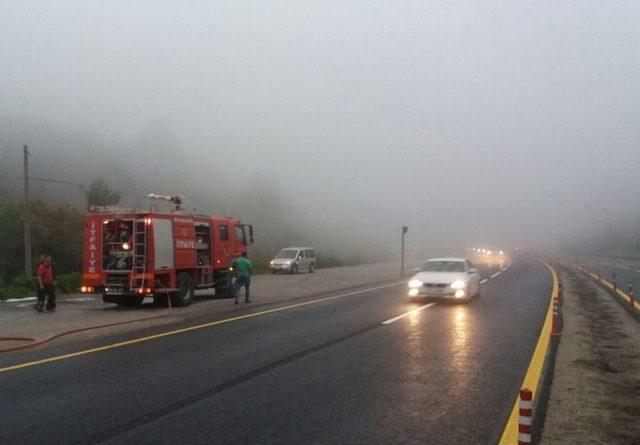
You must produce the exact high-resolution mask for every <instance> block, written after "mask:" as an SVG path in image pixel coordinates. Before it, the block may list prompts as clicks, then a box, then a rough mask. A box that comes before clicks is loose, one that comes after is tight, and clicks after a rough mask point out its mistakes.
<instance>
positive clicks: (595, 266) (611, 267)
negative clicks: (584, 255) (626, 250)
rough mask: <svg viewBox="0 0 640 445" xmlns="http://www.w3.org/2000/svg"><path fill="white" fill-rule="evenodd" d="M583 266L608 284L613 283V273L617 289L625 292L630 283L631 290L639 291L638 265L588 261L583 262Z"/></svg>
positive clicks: (639, 265) (639, 266)
mask: <svg viewBox="0 0 640 445" xmlns="http://www.w3.org/2000/svg"><path fill="white" fill-rule="evenodd" d="M584 264H585V266H586V267H587V268H588V269H589V270H590V271H592V272H594V273H598V272H599V273H601V274H602V278H604V279H605V280H607V281H609V282H613V274H614V273H615V276H616V282H617V283H618V287H619V288H620V289H621V290H623V291H625V292H626V291H627V288H628V284H629V283H631V284H632V286H633V289H636V293H638V291H637V290H640V264H638V263H635V264H627V263H623V262H620V263H616V262H615V261H605V260H589V261H585V262H584Z"/></svg>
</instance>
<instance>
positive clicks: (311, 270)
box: [309, 263, 316, 273]
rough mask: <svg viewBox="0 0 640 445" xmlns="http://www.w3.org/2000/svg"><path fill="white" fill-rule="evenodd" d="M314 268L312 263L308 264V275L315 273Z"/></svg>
mask: <svg viewBox="0 0 640 445" xmlns="http://www.w3.org/2000/svg"><path fill="white" fill-rule="evenodd" d="M315 270H316V269H315V266H314V265H313V263H311V264H309V273H313V272H315Z"/></svg>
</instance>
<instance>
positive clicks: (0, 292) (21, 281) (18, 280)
mask: <svg viewBox="0 0 640 445" xmlns="http://www.w3.org/2000/svg"><path fill="white" fill-rule="evenodd" d="M35 294H36V285H35V282H34V281H33V280H27V279H25V278H23V277H15V278H14V279H12V280H11V281H9V282H4V281H0V301H1V300H8V299H10V298H27V297H33V296H35Z"/></svg>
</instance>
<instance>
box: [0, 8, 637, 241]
mask: <svg viewBox="0 0 640 445" xmlns="http://www.w3.org/2000/svg"><path fill="white" fill-rule="evenodd" d="M0 11H1V13H0V116H2V117H3V119H4V120H5V126H4V127H3V128H5V129H6V128H7V125H9V127H10V126H11V122H14V121H18V120H20V121H25V122H30V123H32V124H33V125H35V126H39V125H46V126H47V127H48V128H57V129H59V131H60V132H61V133H64V134H72V135H73V134H76V135H77V134H82V135H86V136H87V137H90V138H92V140H95V141H99V142H100V144H101V146H102V147H111V148H110V150H112V151H111V152H110V153H111V154H110V156H113V157H115V158H116V159H117V160H125V161H126V159H129V158H131V157H133V158H135V159H138V160H139V159H147V158H153V155H154V154H155V155H156V156H155V158H153V160H152V161H151V162H152V164H153V165H154V166H155V167H156V168H157V167H158V166H160V167H162V166H163V165H164V166H165V168H166V169H167V170H168V171H169V172H170V171H171V163H170V162H169V160H168V158H172V157H176V158H179V162H178V161H176V162H178V165H180V166H181V168H184V169H186V171H190V172H191V173H189V174H193V176H194V180H193V181H194V188H196V187H199V188H202V187H203V186H206V183H207V180H206V176H207V175H208V176H214V175H217V174H220V175H225V177H226V178H227V181H231V182H235V181H237V182H238V183H242V182H246V181H248V180H249V179H250V178H251V177H252V176H253V175H254V174H255V173H256V172H259V173H260V174H262V175H265V176H267V177H274V178H277V179H278V181H279V184H280V186H281V187H282V188H284V189H286V191H287V196H288V197H290V198H291V199H292V200H293V201H294V203H295V206H296V207H295V208H297V209H299V211H300V212H304V213H305V215H306V218H310V219H313V220H315V221H318V223H319V227H322V225H323V221H326V222H327V224H329V223H333V222H335V221H341V222H350V223H352V224H353V225H352V226H351V227H350V229H349V230H352V231H358V232H362V233H367V236H368V237H369V238H370V239H371V240H372V242H375V239H376V237H377V236H381V237H386V235H382V234H380V232H381V231H384V232H385V233H387V232H389V233H392V232H393V230H395V229H396V228H397V227H398V226H399V225H400V224H408V225H409V226H411V232H410V233H411V234H412V235H413V236H414V239H420V240H422V241H424V242H429V243H438V242H440V243H441V242H443V240H447V242H449V241H453V240H455V241H459V242H463V243H489V244H494V245H495V244H498V243H514V242H521V243H533V244H535V243H542V242H547V243H551V244H552V243H555V242H557V241H559V240H564V239H566V238H567V237H568V236H569V237H570V236H576V235H579V234H581V233H587V232H590V231H596V230H600V229H602V228H603V227H607V226H609V225H612V226H613V225H618V224H621V223H625V222H627V221H628V220H630V219H631V218H634V217H635V218H637V217H639V216H640V213H639V211H638V210H637V209H638V208H640V198H639V194H638V190H640V161H639V159H640V125H639V118H640V26H639V25H638V24H639V23H640V2H636V1H628V2H625V1H601V2H589V1H573V2H572V1H535V2H531V1H521V2H506V1H496V2H487V1H468V2H455V1H438V2H436V1H416V2H410V1H406V2H400V1H385V2H374V1H335V2H332V1H317V2H311V1H291V2H280V1H256V2H243V1H239V0H233V1H228V2H223V1H201V2H191V1H131V0H127V1H108V2H91V1H78V2H68V1H60V0H52V1H45V0H39V1H0ZM7 122H9V124H7ZM14 136H15V135H14ZM24 139H25V143H28V142H29V137H28V135H24ZM72 139H73V138H71V139H70V140H72ZM159 139H162V141H164V140H165V139H171V144H170V146H169V148H166V147H165V148H162V147H160V146H161V145H162V143H159V144H157V146H158V148H157V150H158V151H157V152H156V151H154V143H153V141H158V140H159ZM144 140H147V141H149V143H147V144H145V143H142V142H141V141H144ZM12 141H13V139H12ZM12 143H13V142H12ZM136 144H139V145H138V147H143V148H144V150H145V153H137V154H131V152H130V151H131V150H132V147H133V146H135V145H136ZM9 145H10V144H9V143H8V142H7V140H5V143H4V144H3V145H2V146H0V150H1V151H3V152H5V153H4V158H3V157H0V159H5V160H6V161H4V163H5V166H4V167H6V166H7V165H10V162H9V160H10V159H13V157H12V156H13V155H11V156H10V155H8V154H7V153H8V152H11V153H14V152H15V150H16V147H14V146H9ZM42 145H46V144H42ZM73 148H74V149H76V150H79V151H82V150H85V149H86V147H81V146H78V147H73ZM17 149H18V150H19V146H18V148H17ZM39 149H40V150H50V151H55V150H58V149H59V147H44V146H43V147H39ZM141 149H142V148H141ZM101 150H102V149H101ZM158 158H159V159H158ZM17 159H19V156H18V158H17ZM61 162H62V164H63V166H62V167H60V166H52V167H51V169H52V170H54V171H56V172H62V173H60V174H64V169H65V168H74V169H75V168H77V167H78V166H81V167H85V166H88V168H93V169H96V168H99V166H96V165H93V164H92V159H91V157H90V156H83V155H82V154H78V155H77V156H75V157H74V158H73V159H68V160H67V159H64V160H62V161H61ZM189 169H191V170H189ZM221 170H223V171H221ZM0 171H2V167H0ZM5 171H6V170H5ZM163 173H166V171H165V172H163ZM180 174H182V175H184V173H183V172H182V171H181V173H180ZM195 177H197V179H195ZM203 178H205V179H203ZM141 192H148V190H143V191H141ZM187 192H188V191H187ZM254 223H256V224H259V222H254ZM393 233H394V236H395V232H393Z"/></svg>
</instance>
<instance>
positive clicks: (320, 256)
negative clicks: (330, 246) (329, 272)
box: [316, 252, 344, 268]
mask: <svg viewBox="0 0 640 445" xmlns="http://www.w3.org/2000/svg"><path fill="white" fill-rule="evenodd" d="M316 266H317V267H319V268H323V267H341V266H344V260H342V258H340V257H339V256H337V255H334V254H332V253H324V252H316Z"/></svg>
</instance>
